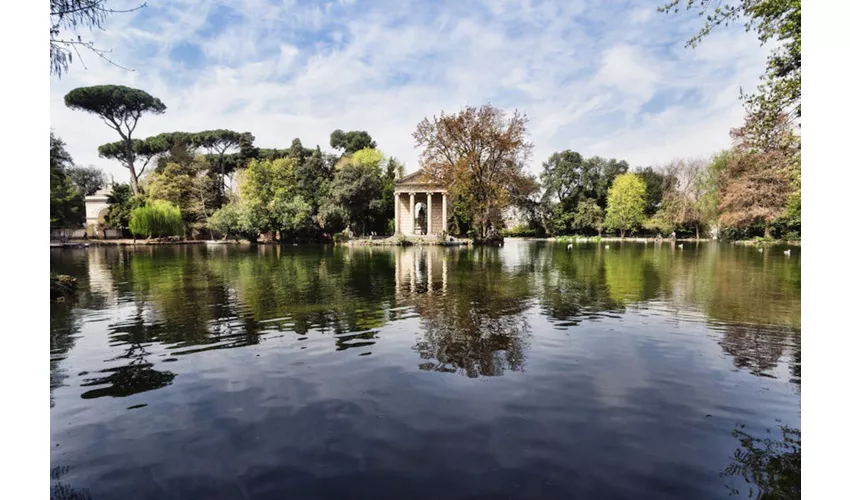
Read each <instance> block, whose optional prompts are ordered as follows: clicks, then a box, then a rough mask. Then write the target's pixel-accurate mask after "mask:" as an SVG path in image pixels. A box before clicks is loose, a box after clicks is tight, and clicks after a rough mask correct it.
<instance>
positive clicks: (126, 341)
mask: <svg viewBox="0 0 850 500" xmlns="http://www.w3.org/2000/svg"><path fill="white" fill-rule="evenodd" d="M136 311H137V312H136V315H135V316H134V318H133V320H132V321H131V322H129V323H124V324H121V325H119V326H115V325H113V326H111V328H112V331H111V332H110V338H111V340H112V342H113V343H118V344H120V345H123V346H126V350H125V352H124V353H123V354H122V355H120V356H118V357H117V358H115V360H119V359H126V360H129V363H127V364H125V365H123V366H116V367H112V368H106V369H103V370H100V371H99V372H98V373H99V374H102V375H101V376H98V377H92V378H86V379H84V381H83V383H82V384H80V385H81V386H83V387H93V386H103V385H106V387H100V388H97V389H91V390H89V391H86V392H84V393H83V394H82V398H83V399H92V398H99V397H104V396H111V397H125V396H130V395H133V394H138V393H140V392H145V391H151V390H154V389H159V388H161V387H165V386H167V385H170V384H171V382H172V381H173V380H174V377H175V376H176V375H175V374H174V373H172V372H169V371H157V370H154V369H153V364H152V363H150V362H148V361H147V360H146V358H147V356H148V352H147V351H146V350H145V347H144V345H145V344H146V343H148V342H150V341H151V340H152V339H153V338H154V337H155V335H154V334H151V332H150V330H149V329H148V328H147V326H146V325H145V322H144V319H143V316H142V307H141V305H137V310H136ZM113 361H114V360H113Z"/></svg>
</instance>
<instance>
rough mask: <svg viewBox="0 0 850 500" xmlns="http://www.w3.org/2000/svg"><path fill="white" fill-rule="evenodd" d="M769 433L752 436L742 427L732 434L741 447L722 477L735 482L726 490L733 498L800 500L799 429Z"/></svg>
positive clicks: (777, 429)
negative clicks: (735, 496)
mask: <svg viewBox="0 0 850 500" xmlns="http://www.w3.org/2000/svg"><path fill="white" fill-rule="evenodd" d="M767 433H768V435H770V437H761V438H757V437H753V436H752V435H751V434H750V433H748V432H747V429H746V427H745V426H743V425H739V426H738V427H737V428H736V429H735V430H734V431H732V435H733V436H735V438H736V439H738V441H739V443H740V445H739V446H738V448H737V449H736V450H735V452H734V454H733V456H732V462H731V463H730V464H729V466H728V467H726V469H725V470H724V471H723V472H722V474H721V476H723V477H725V478H727V479H730V480H732V481H731V484H728V485H727V487H728V488H729V491H730V492H731V494H733V495H740V496H742V497H743V496H746V497H747V498H758V499H765V500H767V499H771V500H772V499H776V500H779V499H793V498H800V493H801V491H800V490H801V488H800V486H801V481H800V478H801V476H800V472H801V465H802V454H801V447H800V444H801V441H800V430H799V429H795V428H792V427H789V426H786V425H780V426H779V427H778V428H774V429H773V432H771V429H767ZM771 434H772V435H771ZM734 480H739V481H734ZM740 480H743V485H739V483H740Z"/></svg>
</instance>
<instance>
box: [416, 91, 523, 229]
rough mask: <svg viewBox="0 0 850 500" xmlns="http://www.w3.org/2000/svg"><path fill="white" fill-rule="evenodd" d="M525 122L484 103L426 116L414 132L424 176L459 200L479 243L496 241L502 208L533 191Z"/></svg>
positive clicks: (515, 115)
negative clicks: (526, 171)
mask: <svg viewBox="0 0 850 500" xmlns="http://www.w3.org/2000/svg"><path fill="white" fill-rule="evenodd" d="M527 123H528V119H527V118H526V116H525V115H523V114H520V113H519V112H518V111H515V112H514V113H513V114H512V115H510V116H508V115H507V114H506V113H505V112H504V111H503V110H501V109H498V108H495V107H493V106H491V105H489V104H488V105H484V106H481V107H469V106H467V107H465V108H464V109H463V110H461V111H460V112H459V113H458V114H456V115H447V114H445V113H440V116H439V117H437V116H434V117H433V118H432V119H428V118H425V119H424V120H422V121H421V122H420V123H419V125H417V127H416V131H415V132H414V133H413V138H414V140H415V145H416V147H417V148H422V152H421V153H420V156H419V161H420V164H421V166H422V170H423V172H424V173H425V175H426V176H427V177H428V178H430V179H432V180H434V181H436V182H439V183H441V184H443V185H445V186H446V189H447V190H448V194H449V199H450V200H451V202H452V203H454V204H457V203H458V202H459V201H460V202H462V205H463V206H464V207H465V209H466V210H467V211H468V212H469V216H470V217H471V219H472V225H473V228H474V233H475V234H476V235H477V238H478V239H482V240H492V239H497V238H498V229H499V227H500V226H501V224H502V213H503V211H504V209H506V208H507V207H508V206H509V205H511V204H512V203H514V202H516V201H517V200H519V199H521V198H523V197H526V196H527V195H528V194H529V193H530V192H531V191H532V190H533V189H534V188H535V183H534V179H533V177H531V176H530V175H528V174H526V173H525V172H524V171H523V169H524V168H525V165H526V163H527V161H528V159H529V156H530V155H531V149H532V144H531V142H529V141H528V139H527V138H526V135H527V130H526V125H527Z"/></svg>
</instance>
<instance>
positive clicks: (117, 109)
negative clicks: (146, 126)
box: [65, 85, 166, 133]
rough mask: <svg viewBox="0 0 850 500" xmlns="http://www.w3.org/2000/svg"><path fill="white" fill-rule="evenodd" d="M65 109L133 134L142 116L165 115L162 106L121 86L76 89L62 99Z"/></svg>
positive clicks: (144, 94) (149, 97)
mask: <svg viewBox="0 0 850 500" xmlns="http://www.w3.org/2000/svg"><path fill="white" fill-rule="evenodd" d="M65 105H66V106H68V107H69V108H71V109H78V110H81V111H85V112H87V113H92V114H95V115H98V116H100V117H101V118H103V120H104V121H105V122H106V124H107V125H109V126H110V127H112V128H114V129H115V130H118V131H119V132H121V131H122V129H121V127H122V126H124V127H126V128H128V129H129V130H130V132H131V133H132V131H133V130H135V128H136V123H137V122H138V120H139V118H140V117H141V116H142V115H143V114H145V113H152V114H155V115H159V114H162V113H165V109H166V107H165V104H163V103H162V101H160V100H159V99H158V98H156V97H154V96H152V95H150V94H148V93H147V92H145V91H144V90H140V89H134V88H131V87H125V86H123V85H96V86H94V87H80V88H76V89H74V90H72V91H70V92H68V94H67V95H66V96H65Z"/></svg>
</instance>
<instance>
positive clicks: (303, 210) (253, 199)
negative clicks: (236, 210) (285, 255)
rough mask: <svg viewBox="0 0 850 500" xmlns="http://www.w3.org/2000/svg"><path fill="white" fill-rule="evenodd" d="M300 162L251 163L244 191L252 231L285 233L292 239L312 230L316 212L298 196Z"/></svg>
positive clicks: (246, 175) (253, 161)
mask: <svg viewBox="0 0 850 500" xmlns="http://www.w3.org/2000/svg"><path fill="white" fill-rule="evenodd" d="M296 166H297V160H296V159H295V158H281V159H277V160H251V162H250V163H249V164H248V168H247V169H246V171H245V179H244V183H243V184H242V187H241V188H240V194H241V199H240V200H239V203H243V204H245V207H246V208H244V209H243V210H245V211H246V212H245V213H246V214H247V217H248V226H249V227H250V228H251V230H252V231H256V232H259V233H264V232H277V231H279V232H281V233H282V234H283V233H287V234H289V235H290V236H291V235H293V234H294V233H296V232H298V231H301V230H304V229H306V228H307V227H309V225H310V223H311V221H312V218H311V216H312V214H313V210H312V207H311V205H310V204H309V203H308V202H307V201H305V200H304V198H303V197H302V196H300V195H299V194H297V176H296Z"/></svg>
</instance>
